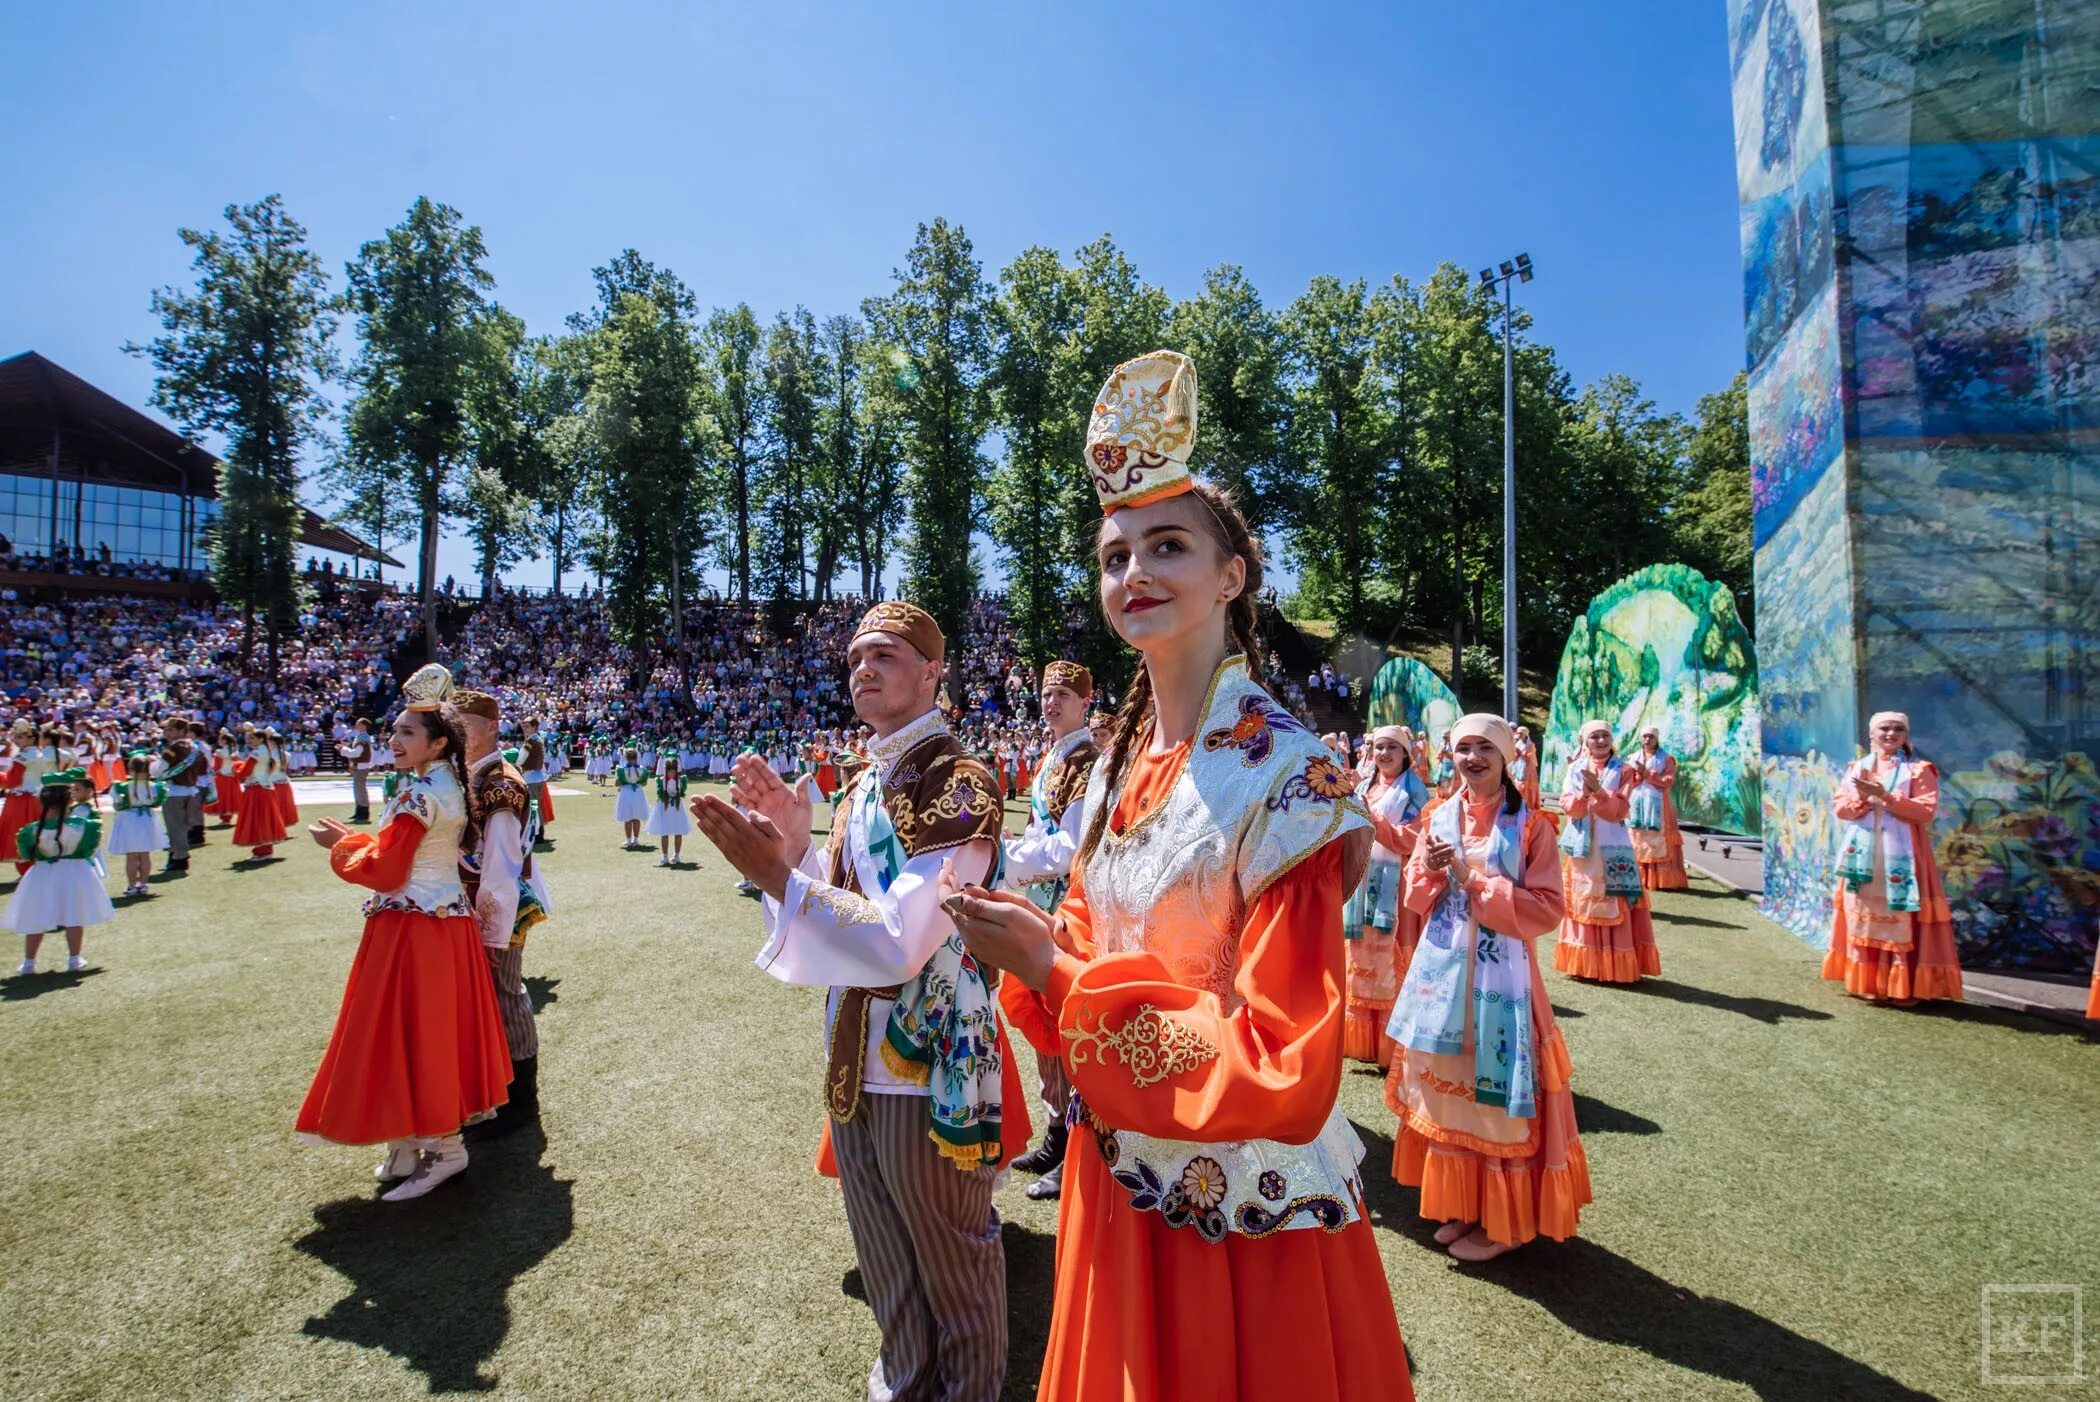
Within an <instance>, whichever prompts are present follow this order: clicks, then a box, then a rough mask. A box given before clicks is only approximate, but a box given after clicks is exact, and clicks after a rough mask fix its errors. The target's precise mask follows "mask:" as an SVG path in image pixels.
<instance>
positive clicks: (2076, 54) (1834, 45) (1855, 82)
mask: <svg viewBox="0 0 2100 1402" xmlns="http://www.w3.org/2000/svg"><path fill="white" fill-rule="evenodd" d="M1728 14H1729V24H1730V60H1731V64H1732V69H1733V81H1734V101H1735V125H1736V171H1737V184H1738V188H1739V191H1740V195H1741V201H1742V245H1743V267H1744V284H1743V285H1744V314H1745V315H1744V319H1745V323H1746V331H1747V336H1748V362H1749V366H1750V435H1751V471H1752V492H1753V502H1754V512H1755V520H1754V532H1753V534H1754V540H1755V545H1756V562H1757V662H1758V670H1759V675H1760V683H1761V688H1762V693H1763V695H1762V712H1763V725H1762V731H1763V740H1764V760H1763V766H1764V785H1763V787H1764V794H1763V801H1764V813H1765V822H1764V829H1765V837H1766V850H1765V909H1766V910H1767V912H1768V913H1769V914H1771V915H1772V916H1774V917H1775V918H1777V919H1778V920H1780V921H1782V922H1783V923H1785V924H1786V925H1788V926H1789V927H1790V928H1792V929H1793V930H1795V931H1796V932H1797V933H1799V934H1800V935H1801V936H1802V937H1803V938H1805V939H1808V940H1811V941H1813V942H1815V943H1817V944H1824V943H1827V942H1828V939H1829V928H1830V900H1831V892H1832V877H1831V866H1832V851H1833V847H1834V844H1835V842H1836V833H1835V831H1834V821H1833V819H1832V816H1831V812H1830V803H1831V795H1832V791H1833V790H1834V789H1835V787H1836V785H1837V782H1838V779H1839V777H1840V773H1841V770H1842V767H1843V765H1844V764H1845V763H1846V762H1847V761H1849V760H1850V759H1851V758H1853V757H1854V756H1855V755H1856V754H1858V753H1859V748H1860V745H1861V743H1862V742H1863V740H1864V738H1865V736H1864V732H1865V725H1866V719H1867V717H1868V716H1869V715H1870V714H1871V713H1873V712H1874V711H1877V710H1884V709H1886V710H1899V711H1906V712H1908V713H1909V715H1910V718H1911V728H1912V736H1913V739H1914V742H1915V744H1916V746H1917V748H1918V751H1919V753H1920V754H1922V755H1924V756H1925V757H1926V758H1929V759H1931V760H1933V761H1934V762H1935V763H1936V764H1937V765H1938V766H1939V769H1940V772H1941V775H1942V781H1943V786H1942V795H1943V797H1942V800H1941V807H1940V813H1939V821H1938V824H1937V825H1936V827H1935V829H1934V847H1935V850H1936V852H1937V854H1938V857H1939V860H1940V863H1941V868H1942V871H1943V874H1944V876H1945V879H1946V885H1947V894H1948V897H1949V899H1950V901H1951V903H1952V905H1953V908H1954V922H1955V928H1956V933H1957V936H1958V938H1959V941H1960V945H1961V955H1962V959H1963V962H1964V963H1967V964H1970V965H1974V966H1992V965H1995V966H2001V967H2007V966H2011V967H2029V968H2035V969H2054V970H2062V971H2067V972H2075V973H2083V972H2085V971H2086V970H2088V969H2090V968H2091V967H2092V964H2093V957H2094V942H2095V935H2096V928H2100V876H2096V874H2095V872H2096V869H2100V787H2096V783H2095V778H2094V772H2093V756H2095V755H2096V754H2100V735H2096V733H2095V730H2096V719H2100V712H2096V700H2100V697H2096V695H2095V690H2096V687H2100V670H2096V667H2095V647H2096V638H2095V624H2096V620H2100V539H2096V536H2100V520H2096V514H2095V497H2096V494H2100V42H2096V41H2095V35H2096V34H2100V0H1729V4H1728Z"/></svg>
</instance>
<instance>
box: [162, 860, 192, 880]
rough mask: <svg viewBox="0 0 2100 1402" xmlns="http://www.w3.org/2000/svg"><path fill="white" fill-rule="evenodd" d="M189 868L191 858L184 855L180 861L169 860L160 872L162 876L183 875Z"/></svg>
mask: <svg viewBox="0 0 2100 1402" xmlns="http://www.w3.org/2000/svg"><path fill="white" fill-rule="evenodd" d="M189 869H190V860H189V858H187V857H184V858H183V859H182V860H181V861H179V862H169V863H168V864H167V865H166V866H164V867H162V868H161V869H160V874H161V875H162V876H181V875H183V874H185V873H186V872H188V871H189Z"/></svg>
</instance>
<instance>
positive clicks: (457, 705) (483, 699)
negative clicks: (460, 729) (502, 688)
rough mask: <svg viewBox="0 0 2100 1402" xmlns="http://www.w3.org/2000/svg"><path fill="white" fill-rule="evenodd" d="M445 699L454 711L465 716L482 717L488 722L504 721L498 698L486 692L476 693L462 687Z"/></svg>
mask: <svg viewBox="0 0 2100 1402" xmlns="http://www.w3.org/2000/svg"><path fill="white" fill-rule="evenodd" d="M445 699H446V700H448V701H450V702H451V703H452V709H453V710H455V711H458V712H459V713H460V714H461V715H463V716H480V717H481V718H482V719H483V720H486V721H498V720H501V719H503V712H502V709H501V708H500V707H498V706H497V704H496V698H495V697H493V696H491V695H489V694H488V693H487V692H486V691H474V690H471V689H469V688H466V687H462V688H460V689H459V690H458V691H455V692H453V693H452V694H451V695H450V696H449V697H447V698H445Z"/></svg>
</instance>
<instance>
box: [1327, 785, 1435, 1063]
mask: <svg viewBox="0 0 2100 1402" xmlns="http://www.w3.org/2000/svg"><path fill="white" fill-rule="evenodd" d="M1385 789H1386V786H1385V785H1384V781H1383V780H1374V781H1373V786H1372V792H1371V793H1367V794H1366V803H1367V804H1368V805H1369V806H1370V808H1371V827H1372V831H1373V833H1374V834H1375V835H1376V840H1377V843H1378V845H1379V846H1380V847H1382V848H1384V849H1385V850H1386V851H1388V852H1391V853H1392V854H1393V855H1394V856H1396V857H1398V858H1399V859H1400V860H1401V862H1405V861H1406V860H1407V858H1408V854H1409V853H1411V852H1413V851H1414V850H1415V842H1416V840H1417V838H1418V836H1419V835H1420V832H1421V827H1422V815H1421V814H1420V813H1416V814H1415V816H1414V817H1413V818H1411V819H1409V820H1408V821H1406V822H1403V823H1400V824H1397V825H1395V824H1393V823H1391V822H1389V821H1387V820H1386V819H1385V818H1384V817H1382V816H1380V814H1379V812H1378V805H1377V799H1376V795H1377V794H1378V793H1383V792H1384V791H1385ZM1388 870H1390V867H1389V868H1388ZM1396 875H1397V874H1396ZM1364 879H1365V880H1366V881H1369V880H1371V879H1372V876H1371V873H1370V872H1369V871H1366V873H1365V876H1364ZM1397 904H1398V909H1397V910H1395V912H1394V914H1393V926H1392V928H1391V929H1389V930H1381V929H1379V928H1378V927H1377V926H1376V925H1373V924H1369V923H1367V924H1366V925H1365V927H1364V931H1363V934H1362V935H1360V936H1359V937H1358V938H1356V939H1352V940H1344V941H1343V945H1342V948H1343V952H1344V955H1345V966H1346V974H1347V984H1346V987H1347V991H1348V1002H1347V1007H1346V1012H1345V1014H1344V1018H1343V1023H1342V1055H1343V1056H1345V1057H1347V1058H1348V1059H1349V1060H1351V1061H1368V1062H1370V1063H1372V1064H1373V1065H1375V1066H1384V1065H1386V1064H1387V1063H1388V1062H1389V1061H1390V1060H1391V1058H1392V1051H1393V1041H1392V1038H1390V1037H1388V1036H1386V1035H1385V1025H1386V1023H1387V1022H1388V1021H1390V1020H1391V1019H1392V1016H1393V999H1394V998H1395V997H1397V996H1398V995H1399V992H1400V984H1401V981H1402V980H1404V979H1405V978H1406V977H1407V963H1408V960H1409V959H1411V958H1413V957H1414V952H1415V942H1416V941H1417V940H1419V939H1421V938H1422V917H1421V916H1420V915H1419V914H1417V913H1416V912H1415V911H1412V910H1409V909H1408V908H1407V904H1406V902H1405V901H1400V902H1398V903H1397Z"/></svg>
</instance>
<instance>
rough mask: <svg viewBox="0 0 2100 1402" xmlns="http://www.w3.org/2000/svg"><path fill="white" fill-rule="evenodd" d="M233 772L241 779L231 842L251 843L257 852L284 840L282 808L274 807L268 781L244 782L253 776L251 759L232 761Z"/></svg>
mask: <svg viewBox="0 0 2100 1402" xmlns="http://www.w3.org/2000/svg"><path fill="white" fill-rule="evenodd" d="M233 773H234V777H235V778H237V779H239V780H240V782H241V815H240V817H239V818H237V819H235V820H234V824H233V845H234V846H236V847H253V848H255V849H256V850H257V855H261V854H262V853H263V852H265V851H267V850H268V849H269V848H272V847H275V846H276V845H277V844H278V843H280V842H282V841H284V838H285V827H284V810H283V809H282V808H280V807H278V804H277V795H276V793H275V792H273V791H272V790H271V788H270V786H269V785H268V784H251V783H249V782H248V781H249V780H250V779H251V778H253V777H254V776H255V761H254V760H253V759H244V760H241V761H239V762H238V763H236V764H235V765H234V766H233Z"/></svg>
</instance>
